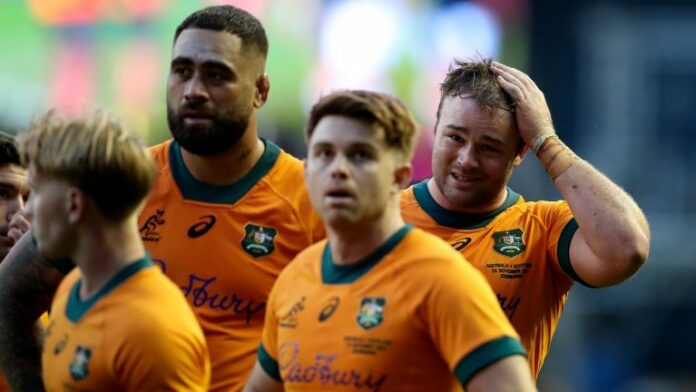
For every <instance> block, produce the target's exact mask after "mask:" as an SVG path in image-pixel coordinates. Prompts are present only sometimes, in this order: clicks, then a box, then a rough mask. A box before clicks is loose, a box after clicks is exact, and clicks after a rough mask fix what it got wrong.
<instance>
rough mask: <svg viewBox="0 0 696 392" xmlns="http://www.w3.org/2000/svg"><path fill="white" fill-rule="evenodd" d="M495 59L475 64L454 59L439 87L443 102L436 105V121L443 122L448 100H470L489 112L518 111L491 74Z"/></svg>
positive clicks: (483, 60) (513, 101) (478, 61)
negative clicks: (443, 108) (441, 113)
mask: <svg viewBox="0 0 696 392" xmlns="http://www.w3.org/2000/svg"><path fill="white" fill-rule="evenodd" d="M492 61H493V60H492V59H490V58H488V59H481V60H475V61H462V60H457V59H455V60H454V64H453V65H451V66H450V67H449V70H448V71H447V75H446V76H445V80H444V81H443V82H442V84H440V103H439V104H438V106H437V120H438V122H439V120H440V110H441V108H442V102H443V101H444V100H445V98H446V97H460V98H471V99H473V100H474V101H476V103H477V104H478V105H479V106H482V107H484V108H487V109H490V110H492V111H493V110H496V109H502V110H505V111H508V112H514V111H515V100H514V99H512V97H511V96H510V95H509V94H508V93H506V92H505V91H503V89H502V88H501V87H500V85H499V84H498V81H497V80H496V75H495V74H494V73H493V72H491V68H490V67H491V62H492Z"/></svg>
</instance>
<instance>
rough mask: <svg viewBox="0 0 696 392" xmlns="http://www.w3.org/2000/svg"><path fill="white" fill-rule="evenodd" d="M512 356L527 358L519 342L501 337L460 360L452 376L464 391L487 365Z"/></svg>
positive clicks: (508, 337) (507, 337)
mask: <svg viewBox="0 0 696 392" xmlns="http://www.w3.org/2000/svg"><path fill="white" fill-rule="evenodd" d="M512 355H523V356H525V357H526V356H527V353H526V351H524V348H523V347H522V344H521V343H520V341H519V340H517V339H515V338H513V337H510V336H503V337H502V338H498V339H494V340H491V341H488V342H486V343H484V344H482V345H480V346H479V347H477V348H476V349H474V350H473V351H472V352H470V353H469V354H467V355H466V356H465V357H464V358H462V359H461V360H460V361H459V363H457V366H455V367H454V374H455V375H456V376H457V379H458V380H459V382H460V383H461V384H462V387H464V389H466V384H468V383H469V381H471V378H472V377H473V376H474V375H475V374H476V373H478V372H479V371H481V370H483V369H484V368H486V367H487V366H488V365H491V364H492V363H494V362H496V361H498V360H501V359H503V358H506V357H509V356H512Z"/></svg>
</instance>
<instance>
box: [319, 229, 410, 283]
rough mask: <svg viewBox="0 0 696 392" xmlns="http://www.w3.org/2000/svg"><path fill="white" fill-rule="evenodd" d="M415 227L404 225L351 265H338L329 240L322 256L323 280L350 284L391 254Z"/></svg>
mask: <svg viewBox="0 0 696 392" xmlns="http://www.w3.org/2000/svg"><path fill="white" fill-rule="evenodd" d="M412 229H413V226H411V225H404V227H402V228H400V229H399V230H397V231H396V232H395V233H394V234H392V235H391V236H390V237H389V238H388V239H387V240H386V241H385V242H384V243H383V244H382V245H380V246H379V248H377V249H375V251H374V252H372V253H371V254H369V255H367V257H365V258H364V259H362V260H360V261H358V262H356V263H353V264H350V265H336V264H334V261H333V256H332V255H331V247H330V246H329V243H328V241H327V242H326V247H325V248H324V254H323V256H322V258H321V280H322V282H324V284H350V283H353V282H355V281H356V280H357V279H359V278H360V277H362V276H363V275H365V274H366V273H367V272H368V271H370V270H371V269H372V267H374V266H375V265H377V263H379V262H380V261H382V259H383V258H384V257H385V256H386V255H388V254H389V252H391V251H392V250H393V249H394V248H395V247H396V246H397V245H398V244H399V243H400V242H401V240H402V239H404V237H406V234H408V232H410V231H411V230H412Z"/></svg>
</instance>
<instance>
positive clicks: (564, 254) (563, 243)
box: [556, 218, 594, 288]
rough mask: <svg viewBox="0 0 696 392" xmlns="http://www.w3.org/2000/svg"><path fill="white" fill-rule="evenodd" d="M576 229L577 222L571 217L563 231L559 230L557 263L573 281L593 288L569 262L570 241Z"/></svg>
mask: <svg viewBox="0 0 696 392" xmlns="http://www.w3.org/2000/svg"><path fill="white" fill-rule="evenodd" d="M577 230H578V222H576V221H575V218H573V219H571V220H570V221H568V223H566V225H565V227H564V228H563V231H561V236H560V237H559V239H558V248H557V249H556V251H557V252H558V253H557V257H558V264H559V265H560V266H561V268H562V269H563V271H565V273H566V274H568V276H570V277H571V278H572V279H573V280H574V281H576V282H578V283H580V284H582V285H583V286H587V287H591V288H594V286H590V285H589V284H587V283H585V282H584V281H583V280H582V279H581V278H580V276H578V273H577V272H575V269H573V265H572V264H571V263H570V242H571V240H572V239H573V235H574V234H575V232H576V231H577Z"/></svg>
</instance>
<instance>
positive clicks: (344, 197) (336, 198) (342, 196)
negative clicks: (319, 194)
mask: <svg viewBox="0 0 696 392" xmlns="http://www.w3.org/2000/svg"><path fill="white" fill-rule="evenodd" d="M324 197H325V198H326V199H327V200H328V201H329V203H332V204H333V203H344V202H347V201H349V200H352V199H354V198H355V195H354V194H353V193H352V192H350V191H348V190H345V189H332V190H330V191H328V192H326V193H325V194H324Z"/></svg>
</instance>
